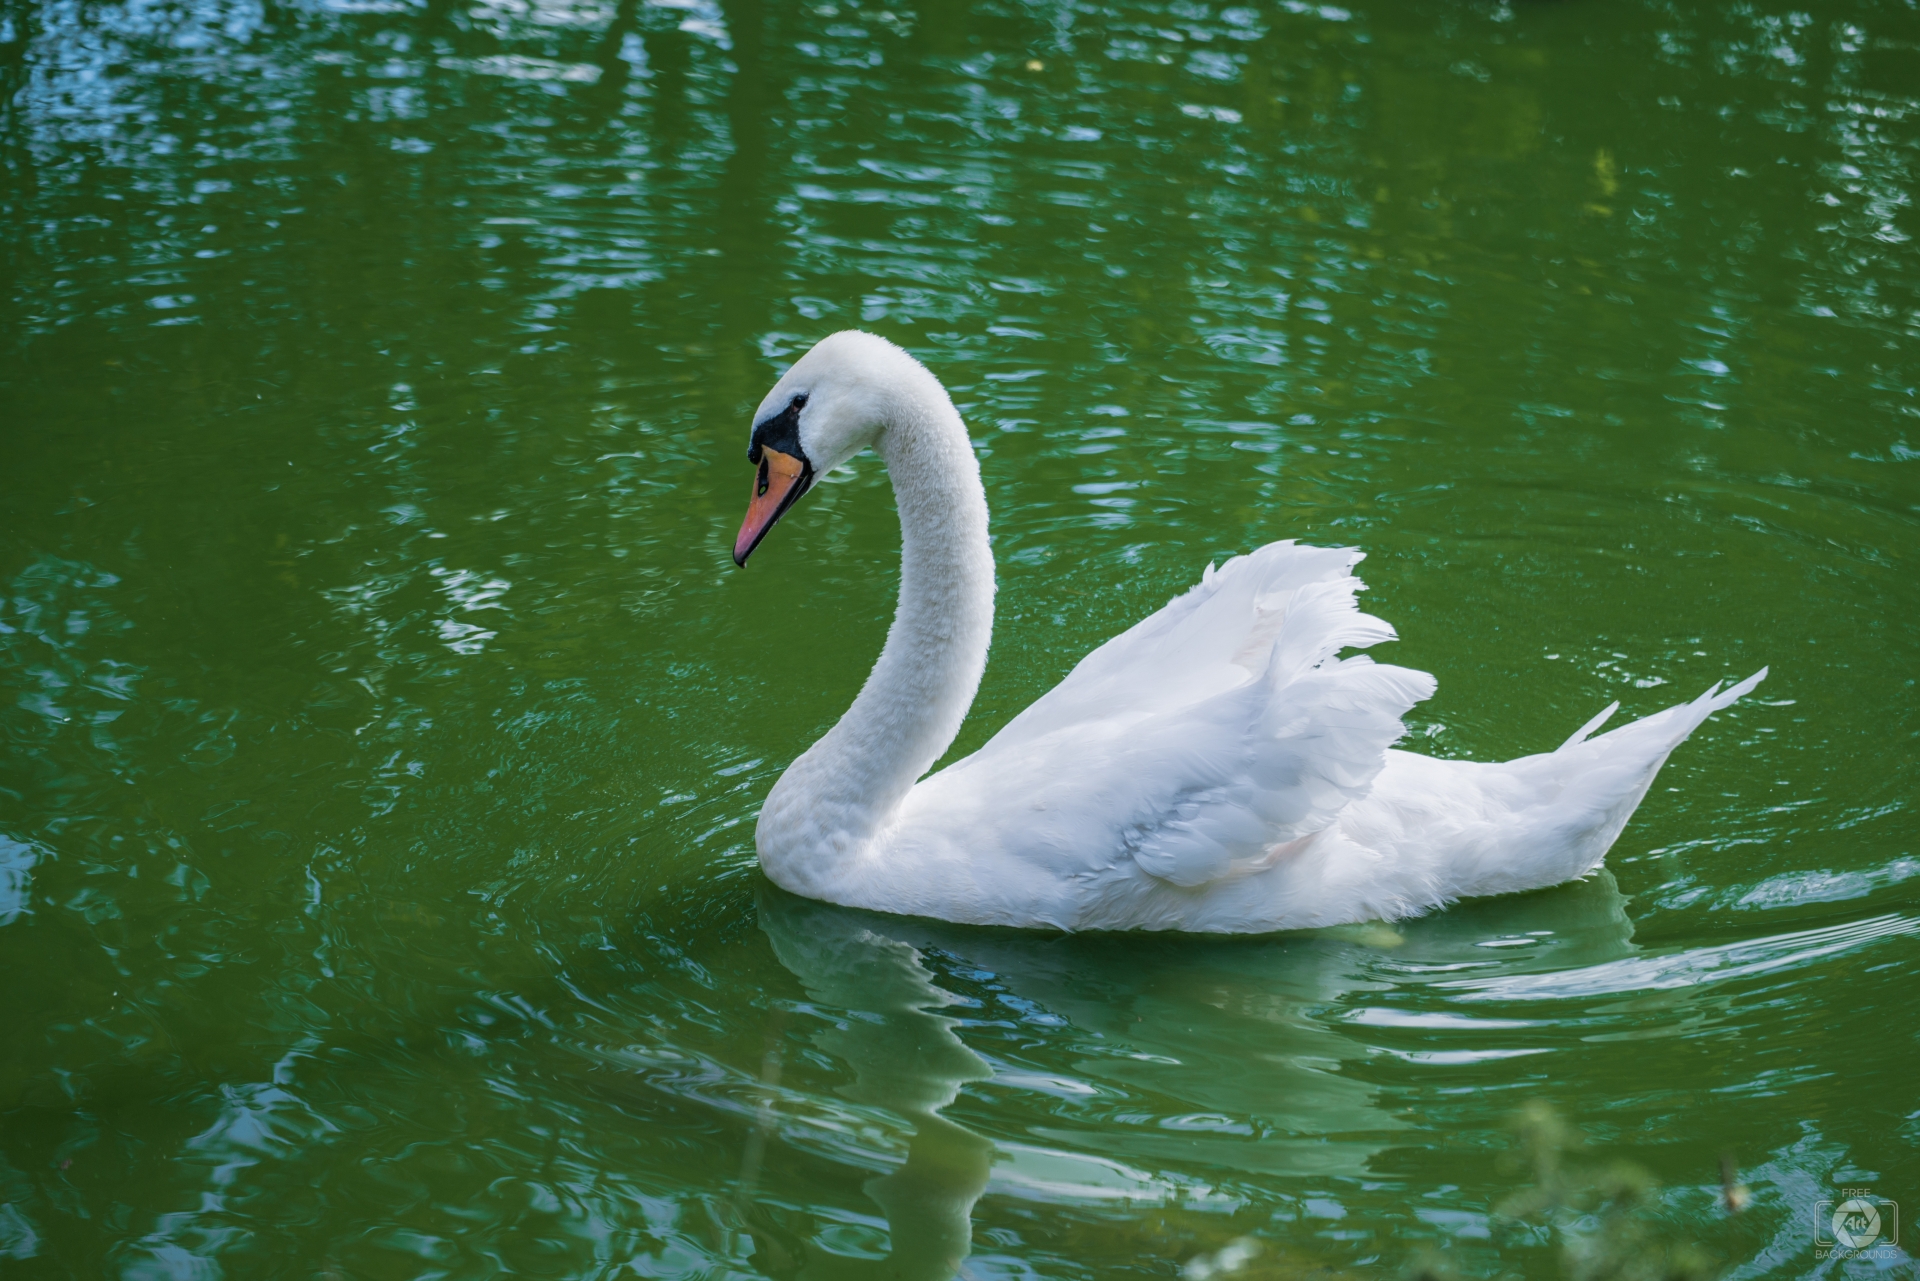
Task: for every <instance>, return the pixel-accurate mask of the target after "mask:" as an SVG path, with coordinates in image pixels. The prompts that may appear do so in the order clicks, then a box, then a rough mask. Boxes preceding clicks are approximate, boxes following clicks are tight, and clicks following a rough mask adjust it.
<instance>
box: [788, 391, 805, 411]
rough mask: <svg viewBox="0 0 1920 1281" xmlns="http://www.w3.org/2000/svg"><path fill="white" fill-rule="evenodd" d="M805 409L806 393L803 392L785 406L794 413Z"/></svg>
mask: <svg viewBox="0 0 1920 1281" xmlns="http://www.w3.org/2000/svg"><path fill="white" fill-rule="evenodd" d="M806 407H807V393H806V392H804V391H803V392H801V393H800V394H799V395H798V396H795V397H794V398H793V400H792V401H791V402H790V403H789V404H788V406H787V408H789V409H792V410H794V411H795V412H796V413H797V412H798V411H800V410H802V409H805V408H806Z"/></svg>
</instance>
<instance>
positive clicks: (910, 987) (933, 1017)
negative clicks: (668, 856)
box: [760, 887, 993, 1281]
mask: <svg viewBox="0 0 1920 1281" xmlns="http://www.w3.org/2000/svg"><path fill="white" fill-rule="evenodd" d="M760 925H761V928H762V929H764V930H766V932H767V935H768V937H769V938H771V939H772V940H773V950H774V953H775V954H776V955H777V956H778V957H779V958H780V962H781V964H783V965H785V966H786V967H787V968H788V969H790V970H792V971H793V973H794V974H795V975H796V976H797V977H798V978H799V979H800V982H801V985H802V986H803V987H805V988H806V991H807V995H808V996H809V997H810V998H812V999H813V1000H814V1001H817V1002H819V1003H820V1004H822V1005H826V1006H833V1007H838V1008H840V1009H844V1010H846V1011H847V1012H848V1013H849V1015H850V1016H851V1017H850V1018H848V1020H847V1021H846V1022H845V1023H844V1024H839V1025H836V1026H831V1027H829V1028H828V1029H827V1030H825V1031H822V1032H820V1033H818V1034H816V1035H815V1036H814V1038H813V1040H814V1043H815V1044H816V1045H818V1046H819V1047H820V1048H821V1049H822V1050H825V1051H826V1052H827V1053H828V1054H831V1055H833V1056H834V1057H835V1058H837V1059H839V1060H841V1061H842V1062H844V1063H846V1064H847V1066H849V1067H850V1068H852V1069H853V1077H854V1079H853V1082H852V1083H851V1084H850V1085H845V1086H842V1087H841V1088H840V1093H841V1094H842V1095H844V1096H845V1097H846V1098H847V1099H849V1100H851V1101H852V1102H855V1103H864V1104H871V1105H874V1106H877V1107H883V1108H886V1109H888V1110H889V1111H891V1112H894V1113H896V1114H898V1115H899V1116H901V1117H904V1118H905V1119H906V1120H908V1121H910V1122H912V1124H913V1137H912V1139H911V1140H910V1141H909V1142H908V1146H907V1159H906V1163H905V1164H904V1165H902V1166H901V1167H900V1168H899V1169H897V1170H895V1171H894V1172H893V1173H891V1174H887V1175H883V1176H882V1177H880V1178H877V1179H873V1180H871V1181H870V1182H868V1183H867V1184H866V1192H867V1195H868V1196H870V1197H872V1198H873V1199H874V1201H876V1202H877V1203H878V1204H879V1206H880V1209H881V1212H882V1213H884V1214H885V1215H886V1217H887V1226H888V1228H889V1229H890V1231H891V1233H892V1237H893V1253H892V1255H891V1257H890V1258H889V1259H888V1260H887V1261H886V1265H885V1266H884V1268H883V1269H882V1270H881V1271H882V1274H883V1275H886V1276H890V1277H899V1278H902V1279H903V1281H921V1279H923V1278H924V1279H925V1281H946V1279H947V1278H948V1277H951V1276H952V1275H953V1274H954V1272H955V1270H956V1269H958V1268H959V1266H960V1264H961V1262H962V1260H964V1259H965V1258H966V1257H967V1254H968V1251H969V1249H970V1248H971V1241H972V1236H973V1230H972V1219H971V1216H972V1213H973V1203H974V1202H975V1201H976V1200H978V1199H979V1197H980V1193H981V1192H982V1191H983V1190H985V1188H986V1186H987V1178H988V1175H989V1173H990V1169H991V1165H992V1160H993V1144H992V1143H990V1142H988V1141H987V1140H986V1139H984V1138H982V1137H981V1136H979V1135H977V1134H975V1133H974V1132H973V1131H971V1130H969V1129H967V1128H965V1127H964V1126H960V1125H956V1124H954V1123H953V1122H952V1121H949V1120H947V1119H946V1118H945V1117H943V1116H941V1115H940V1109H942V1108H944V1107H946V1106H947V1105H948V1104H949V1103H951V1102H953V1100H954V1096H955V1095H957V1094H958V1093H959V1092H960V1087H961V1086H963V1085H965V1084H966V1083H967V1082H969V1081H985V1080H988V1079H990V1078H991V1077H992V1076H993V1070H992V1068H990V1067H989V1066H988V1065H987V1062H986V1060H985V1059H983V1058H981V1057H980V1056H979V1055H978V1054H975V1053H974V1052H973V1051H972V1050H969V1049H968V1048H967V1047H966V1046H965V1045H964V1044H963V1043H962V1042H961V1040H960V1038H959V1037H958V1036H956V1035H954V1031H953V1026H954V1021H953V1020H952V1019H951V1018H948V1017H946V1016H944V1015H942V1014H941V1013H939V1011H940V1010H941V1009H942V1007H944V1006H948V1005H951V1004H953V1003H954V997H953V995H952V994H951V993H948V992H946V991H943V990H942V989H941V988H940V987H939V986H938V985H936V984H935V982H934V980H933V975H932V973H931V972H930V971H929V970H928V969H927V968H926V966H925V965H924V964H922V961H921V954H920V950H919V948H918V947H917V946H916V945H915V944H914V943H913V942H911V941H909V939H907V938H905V937H900V936H898V935H895V934H893V933H891V932H887V922H886V918H884V917H875V916H872V915H870V914H868V913H864V912H854V911H849V910H847V909H844V908H837V907H832V906H829V905H826V904H820V903H813V902H809V901H807V900H805V899H800V898H795V897H793V896H792V895H789V894H786V893H783V892H782V891H780V890H777V889H773V888H772V887H768V889H767V890H766V891H765V892H764V893H763V894H762V896H761V901H760ZM835 1262H836V1263H837V1264H840V1265H844V1264H846V1263H848V1262H851V1261H849V1260H844V1259H842V1260H836V1261H835ZM836 1271H842V1272H843V1271H844V1267H840V1268H836Z"/></svg>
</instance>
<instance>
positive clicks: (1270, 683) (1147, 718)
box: [901, 542, 1434, 886]
mask: <svg viewBox="0 0 1920 1281" xmlns="http://www.w3.org/2000/svg"><path fill="white" fill-rule="evenodd" d="M1360 559H1361V556H1360V553H1358V552H1356V551H1353V550H1351V549H1325V548H1317V547H1300V546H1297V545H1295V544H1293V543H1291V542H1283V543H1273V544H1270V545H1268V546H1266V547H1263V548H1261V549H1260V550H1259V551H1257V552H1254V553H1252V554H1250V555H1247V556H1241V557H1236V558H1235V559H1233V560H1231V561H1229V562H1227V564H1226V565H1225V566H1223V567H1222V568H1220V569H1219V570H1217V571H1216V570H1214V569H1213V568H1212V567H1211V566H1209V567H1208V570H1207V573H1206V576H1205V577H1204V578H1203V579H1202V580H1201V582H1200V584H1199V585H1198V586H1197V587H1195V588H1194V589H1193V590H1192V591H1190V592H1188V593H1187V594H1186V595H1184V596H1181V597H1178V598H1176V599H1175V600H1173V601H1172V602H1170V603H1169V604H1168V605H1167V607H1166V608H1165V609H1162V610H1161V611H1160V612H1159V613H1157V614H1154V615H1153V616H1152V617H1150V618H1148V619H1146V620H1145V621H1143V622H1141V623H1140V624H1139V625H1137V626H1135V627H1133V628H1131V629H1129V630H1128V631H1126V632H1125V633H1123V634H1121V635H1120V636H1117V637H1115V638H1114V639H1113V640H1111V641H1108V642H1107V643H1106V644H1105V645H1102V646H1101V647H1100V648H1099V649H1097V650H1095V651H1094V652H1093V653H1091V654H1089V655H1088V656H1087V657H1086V658H1085V659H1084V660H1082V661H1081V663H1080V664H1079V665H1078V666H1077V667H1075V668H1074V669H1073V671H1072V672H1071V673H1069V674H1068V676H1067V678H1066V679H1065V680H1064V681H1062V682H1061V683H1060V685H1059V686H1058V687H1056V688H1055V689H1054V690H1053V691H1052V692H1050V693H1049V694H1047V695H1046V696H1045V697H1044V698H1042V699H1041V700H1040V701H1039V702H1037V703H1035V704H1034V705H1033V706H1031V707H1029V708H1028V709H1027V710H1026V711H1025V712H1023V713H1022V714H1021V715H1020V716H1018V717H1016V718H1015V719H1014V720H1013V721H1012V722H1010V723H1009V724H1008V725H1007V726H1006V728H1004V729H1003V730H1001V731H1000V733H999V734H997V735H995V736H994V738H993V739H992V740H991V741H990V742H989V743H987V745H986V746H985V747H983V748H981V749H980V750H979V751H978V752H976V753H975V754H974V755H972V756H970V757H968V758H967V759H965V760H963V761H960V762H958V763H956V764H955V765H953V766H952V767H950V768H949V769H946V770H943V771H942V772H941V773H939V774H937V775H935V776H933V777H932V778H930V779H928V780H926V781H925V782H924V783H922V784H920V786H918V787H916V788H915V789H914V791H913V793H912V795H911V796H910V797H909V798H908V802H907V805H906V806H905V808H904V809H903V812H902V814H901V822H902V824H903V825H904V826H905V827H906V828H908V829H913V828H919V829H921V830H922V831H929V832H930V831H940V832H946V833H957V832H965V833H968V834H969V835H968V841H969V843H975V842H984V841H991V842H993V843H994V844H997V845H998V846H999V848H1000V851H1002V852H1004V853H1006V854H1009V855H1013V856H1015V857H1016V858H1017V859H1018V861H1019V862H1020V863H1022V864H1025V865H1026V866H1029V867H1034V868H1035V869H1036V870H1039V869H1046V870H1048V871H1050V872H1052V873H1054V874H1056V875H1073V874H1076V873H1077V874H1090V873H1097V872H1099V871H1101V870H1104V869H1106V868H1111V867H1114V866H1115V865H1117V864H1119V863H1121V862H1123V861H1126V860H1129V859H1130V860H1132V861H1133V862H1135V863H1137V864H1138V866H1139V867H1140V868H1141V869H1142V870H1144V871H1146V872H1148V873H1150V874H1152V875H1153V876H1155V877H1158V878H1160V879H1162V880H1164V881H1168V882H1171V883H1173V884H1176V885H1182V886H1195V885H1202V884H1205V883H1208V882H1210V881H1215V880H1219V879H1221V878H1223V877H1228V876H1233V875H1236V874H1239V873H1242V872H1246V871H1253V870H1256V869H1257V868H1259V867H1261V866H1263V865H1264V864H1265V861H1266V860H1267V859H1268V858H1269V856H1270V855H1271V853H1272V851H1273V848H1274V847H1275V846H1276V845H1278V844H1281V843H1284V842H1287V841H1292V840H1295V839H1297V838H1299V837H1302V836H1306V835H1309V834H1311V833H1313V832H1316V831H1319V830H1320V829H1322V828H1324V827H1326V826H1327V825H1328V824H1330V823H1331V822H1332V821H1333V820H1334V818H1335V816H1336V815H1338V814H1339V812H1340V811H1341V810H1342V809H1343V808H1344V807H1345V806H1346V805H1347V804H1348V802H1350V801H1351V800H1353V799H1354V798H1355V797H1358V796H1361V795H1363V794H1364V793H1365V792H1366V791H1367V789H1368V788H1369V787H1370V786H1371V785H1372V783H1373V780H1374V778H1375V776H1376V775H1378V774H1379V772H1380V769H1381V766H1382V764H1383V762H1384V759H1385V754H1386V749H1387V747H1388V746H1389V745H1390V744H1392V743H1393V742H1394V740H1396V739H1397V738H1399V736H1400V735H1401V733H1402V726H1401V724H1400V717H1401V715H1402V714H1403V713H1404V712H1405V711H1406V710H1407V709H1408V708H1409V707H1411V706H1412V705H1413V704H1414V703H1416V702H1418V701H1419V700H1421V699H1423V698H1426V697H1428V696H1429V695H1430V694H1432V692H1433V687H1434V683H1433V678H1432V677H1431V676H1428V675H1426V674H1425V673H1423V672H1415V671H1410V670H1408V669H1406V668H1400V667H1389V666H1384V665H1380V664H1376V663H1374V662H1373V661H1372V660H1371V659H1368V658H1366V657H1365V656H1356V657H1353V658H1348V659H1345V660H1342V659H1339V658H1337V657H1336V655H1337V654H1338V652H1339V651H1340V650H1341V649H1343V648H1348V647H1355V648H1363V647H1366V646H1370V645H1374V644H1377V643H1379V642H1380V641H1385V640H1391V639H1393V635H1394V633H1393V629H1392V628H1391V627H1389V626H1388V625H1387V624H1386V623H1384V622H1381V621H1380V620H1379V619H1377V618H1373V617H1371V616H1369V615H1366V614H1363V613H1361V612H1360V610H1359V607H1358V606H1357V605H1356V603H1355V601H1354V594H1355V593H1356V592H1359V591H1362V590H1364V589H1365V587H1364V584H1362V583H1361V582H1360V580H1359V579H1357V578H1354V577H1353V576H1352V575H1351V574H1350V573H1348V570H1349V569H1350V568H1351V567H1352V566H1353V565H1354V564H1356V563H1358V561H1359V560H1360Z"/></svg>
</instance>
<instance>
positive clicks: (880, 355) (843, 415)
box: [733, 329, 939, 565]
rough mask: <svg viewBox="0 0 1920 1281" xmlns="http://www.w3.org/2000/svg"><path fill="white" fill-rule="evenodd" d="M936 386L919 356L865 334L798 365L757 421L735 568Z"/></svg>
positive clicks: (848, 336) (830, 340)
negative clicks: (908, 398) (904, 406)
mask: <svg viewBox="0 0 1920 1281" xmlns="http://www.w3.org/2000/svg"><path fill="white" fill-rule="evenodd" d="M932 381H933V375H932V374H930V373H928V372H927V370H926V367H925V366H924V365H922V364H921V363H920V362H919V361H917V360H915V359H914V358H913V357H912V356H909V355H908V354H907V353H906V352H904V351H902V350H901V349H900V348H898V347H896V346H894V345H893V344H892V343H890V342H888V341H887V340H886V339H884V338H881V337H879V336H877V335H875V334H869V333H863V332H861V331H860V330H858V329H844V330H842V331H841V332H839V333H837V334H832V335H829V336H828V337H826V338H822V339H821V340H820V341H819V342H817V343H815V344H814V345H813V348H812V350H810V351H808V352H807V354H806V355H804V356H802V357H800V359H798V360H796V361H794V362H793V366H792V367H791V368H790V369H788V370H787V372H786V373H784V374H782V375H781V376H780V381H779V382H777V383H775V384H774V385H773V390H772V391H770V392H768V393H767V398H766V399H765V400H763V401H761V402H760V408H759V409H758V410H757V411H755V413H754V415H753V439H752V440H751V442H750V443H749V444H748V446H747V461H748V462H750V463H752V464H753V465H754V478H753V497H752V499H751V500H750V501H749V502H748V504H747V518H746V520H745V521H743V522H742V523H741V525H740V536H739V537H738V538H736V539H734V542H733V563H734V564H736V565H744V564H746V563H747V557H749V556H751V555H752V554H753V549H754V548H755V547H758V546H759V545H760V540H761V539H762V538H765V537H766V536H767V531H768V530H770V529H772V528H773V524H774V522H775V521H777V520H779V519H780V518H781V517H782V516H784V515H786V514H787V509H788V508H790V507H792V506H793V505H794V504H795V503H796V502H798V501H800V496H801V495H802V494H804V493H806V492H807V490H809V489H811V488H812V487H813V482H814V478H815V477H816V476H824V475H826V474H827V473H828V472H830V471H832V470H833V469H834V468H836V467H838V466H840V465H841V464H842V463H844V462H846V461H847V460H849V459H851V458H852V457H853V456H854V455H855V454H857V453H859V452H860V451H861V450H863V449H865V448H867V447H868V446H869V445H872V444H874V443H875V442H876V441H877V440H878V439H879V436H880V432H881V430H882V429H883V428H884V427H885V426H886V424H887V423H888V422H889V421H890V420H891V419H892V418H893V417H894V416H895V414H896V413H897V411H898V409H899V407H900V402H901V396H902V393H903V392H908V391H911V390H920V389H921V384H922V383H923V382H932ZM933 385H934V386H935V387H936V388H937V387H938V386H939V384H938V383H937V382H935V383H933Z"/></svg>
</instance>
